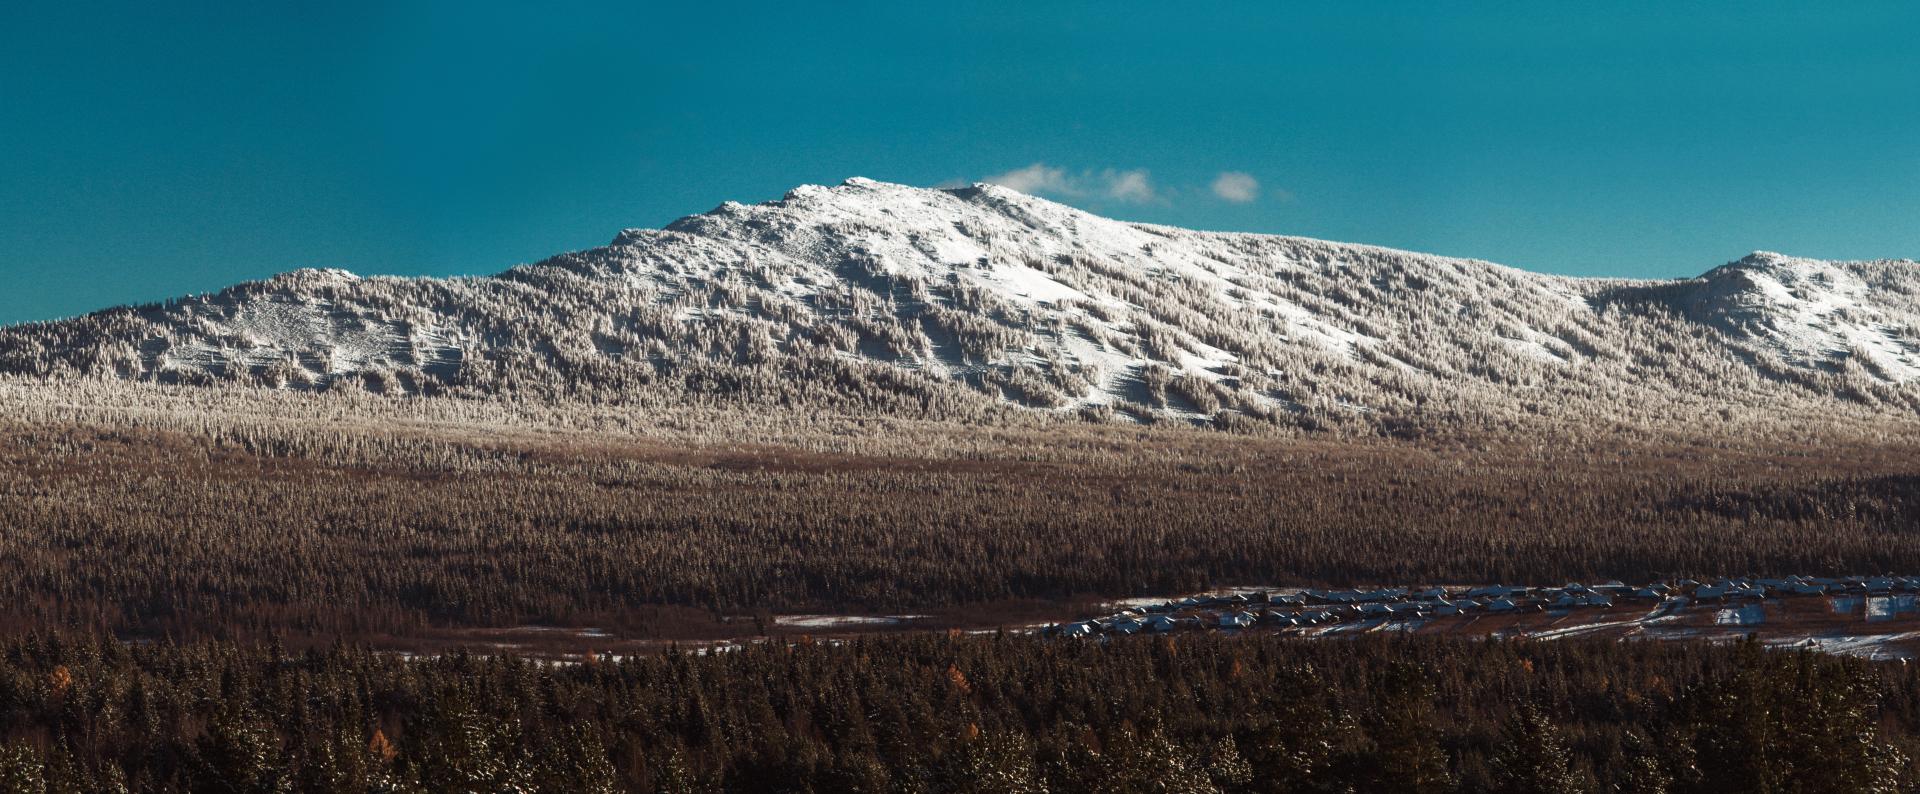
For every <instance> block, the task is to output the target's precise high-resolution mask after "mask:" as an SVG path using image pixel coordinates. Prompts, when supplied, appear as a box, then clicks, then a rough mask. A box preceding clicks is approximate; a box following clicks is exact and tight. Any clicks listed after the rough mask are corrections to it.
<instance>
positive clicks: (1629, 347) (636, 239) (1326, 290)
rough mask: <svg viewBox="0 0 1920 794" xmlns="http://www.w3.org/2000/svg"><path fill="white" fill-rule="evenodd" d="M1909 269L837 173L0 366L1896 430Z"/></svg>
mask: <svg viewBox="0 0 1920 794" xmlns="http://www.w3.org/2000/svg"><path fill="white" fill-rule="evenodd" d="M1916 268H1917V266H1916V265H1915V264H1914V263H1911V262H1876V263H1830V262H1817V261H1812V260H1801V259H1790V258H1787V257H1781V256H1778V255H1771V254H1755V255H1753V256H1750V257H1747V258H1745V259H1742V260H1740V261H1738V262H1734V263H1732V264H1729V265H1727V266H1724V267H1721V268H1717V269H1715V270H1712V271H1710V272H1708V273H1707V274H1705V275H1704V276H1702V277H1700V278H1698V279H1689V280H1683V281H1674V282H1620V281H1596V280H1581V279H1572V278H1563V277H1555V276H1546V275H1541V274H1535V273H1529V272H1525V271H1520V270H1515V269H1512V268H1507V267H1502V266H1499V265H1494V264H1490V263H1485V262H1478V261H1470V260H1460V259H1450V258H1445V257H1436V256H1428V255H1423V254H1415V253H1408V252H1403V251H1394V250H1389V249H1383V248H1375V247H1370V246H1360V245H1347V244H1340V243H1329V242H1323V241H1317V240H1308V239H1301V238H1291V237H1277V236H1268V235H1250V234H1225V233H1211V232H1195V231H1188V230H1183V229H1175V228H1169V227H1160V226H1151V225H1145V224H1136V223H1124V222H1120V221H1114V220H1109V219H1106V218H1101V217H1098V216H1094V215H1091V214H1088V213H1085V212H1082V211H1079V210H1075V209H1072V208H1070V207H1066V206H1063V205H1060V204H1056V203H1052V202H1049V201H1045V200H1041V199H1038V198H1034V197H1032V196H1027V195H1023V194H1020V193H1017V192H1014V191H1011V190H1008V189H1006V188H1001V187H995V186H990V185H975V186H973V187H968V188H960V189H955V190H929V189H920V188H913V187H907V186H902V185H892V184H885V183H880V182H874V181H870V180H865V179H852V180H848V181H847V182H846V183H844V184H842V185H839V186H834V187H821V186H803V187H800V188H796V189H795V190H793V191H791V192H789V193H788V194H787V195H786V196H785V197H784V198H782V199H781V200H778V201H773V202H768V203H764V204H753V205H747V204H738V203H732V202H729V203H727V204H724V205H722V206H720V207H718V208H716V209H714V210H713V211H711V212H707V213H704V214H700V215H694V216H690V217H687V218H683V219H681V220H679V221H676V222H674V223H672V224H670V225H668V226H667V228H665V229H659V230H649V229H629V230H626V231H623V232H621V233H620V234H619V235H618V236H617V237H616V238H615V239H614V240H613V242H612V243H611V244H609V245H608V246H605V247H602V248H595V249H591V250H587V251H579V252H574V253H569V254H563V255H560V256H557V257H554V258H552V259H549V260H547V261H544V262H541V263H538V264H535V265H529V266H523V267H518V268H514V269H512V270H510V271H507V272H506V273H502V274H500V275H498V276H493V277H485V278H468V279H449V280H439V279H400V278H366V279H361V278H357V277H355V276H353V275H351V274H348V273H344V272H340V271H298V272H295V273H290V274H286V275H283V276H279V277H276V278H274V279H270V280H267V281H263V282H255V283H249V284H243V285H239V286H236V287H234V288H231V289H228V290H226V291H223V292H220V293H217V294H213V295H205V296H196V297H192V298H186V299H181V300H177V301H171V302H168V303H165V304H159V305H153V306H145V307H136V308H123V309H113V310H108V311H105V312H100V313H97V314H94V315H89V316H87V317H83V318H77V319H74V320H68V321H62V322H56V323H42V324H35V325H26V326H17V327H14V328H10V329H4V330H0V369H6V370H12V371H19V372H28V373H34V374H39V375H92V376H100V377H119V378H128V379H142V380H147V379H151V380H161V381H181V382H217V381H224V380H238V381H246V382H254V383H264V384H266V385H269V386H274V387H283V388H297V389H326V388H342V387H348V388H368V389H373V390H377V391H390V392H408V393H413V392H422V393H466V394H487V395H502V394H506V395H528V396H552V395H570V396H576V397H589V398H593V399H612V400H627V401H636V402H648V401H671V400H674V399H680V397H676V395H681V396H685V395H699V396H700V397H702V398H703V399H705V398H712V399H739V400H746V401H750V402H751V401H769V402H779V403H787V404H815V405H821V406H827V407H865V408H874V409H880V410H897V411H906V412H911V413H918V414H934V415H943V416H955V415H958V416H965V415H979V414H981V412H990V411H997V410H1004V409H1006V408H1008V407H1013V408H1019V409H1039V410H1080V411H1082V412H1085V413H1086V414H1087V415H1088V416H1089V417H1092V418H1107V419H1114V420H1122V421H1124V420H1129V419H1148V418H1167V417H1175V418H1184V419H1194V420H1198V419H1209V418H1210V419H1214V420H1216V421H1219V422H1223V423H1232V422H1240V421H1254V422H1267V421H1271V422H1279V423H1287V424H1304V425H1308V426H1314V425H1326V424H1343V423H1359V424H1374V425H1385V426H1393V427H1397V428H1405V427H1408V426H1417V425H1421V424H1431V423H1439V422H1447V421H1458V420H1462V419H1473V420H1474V421H1481V422H1485V421H1489V419H1488V418H1489V417H1494V418H1495V419H1494V421H1497V417H1501V416H1517V415H1536V416H1540V415H1546V416H1551V415H1579V416H1591V415H1595V414H1596V413H1599V414H1603V415H1607V416H1611V417H1614V418H1617V419H1619V420H1621V421H1632V420H1634V418H1635V417H1643V418H1644V416H1651V415H1653V414H1661V415H1664V416H1666V417H1667V418H1676V417H1680V416H1682V415H1684V414H1687V413H1689V412H1691V413H1705V412H1713V411H1725V410H1729V409H1742V410H1782V409H1783V406H1796V407H1804V406H1807V405H1816V404H1821V403H1823V402H1844V403H1847V404H1849V405H1852V406H1856V407H1860V406H1864V410H1875V411H1890V412H1895V413H1901V412H1906V413H1911V412H1912V411H1913V410H1914V408H1915V407H1916V406H1917V405H1920V400H1916V386H1915V383H1916V375H1920V356H1917V354H1916V350H1917V348H1916V345H1917V344H1920V330H1916V329H1920V311H1917V310H1916V305H1917V304H1916V299H1915V295H1916V287H1917V286H1920V274H1917V273H1916Z"/></svg>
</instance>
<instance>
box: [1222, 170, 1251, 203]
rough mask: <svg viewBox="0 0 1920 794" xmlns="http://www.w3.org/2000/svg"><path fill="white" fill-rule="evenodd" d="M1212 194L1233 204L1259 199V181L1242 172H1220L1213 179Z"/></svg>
mask: <svg viewBox="0 0 1920 794" xmlns="http://www.w3.org/2000/svg"><path fill="white" fill-rule="evenodd" d="M1213 194H1214V195H1216V196H1219V197H1221V198H1223V199H1226V200H1228V201H1231V202H1233V203H1235V204H1245V203H1247V202H1249V201H1252V200H1254V199H1256V198H1259V197H1260V180H1258V179H1254V178H1253V175H1252V174H1249V173H1246V172H1243V171H1222V172H1220V175H1219V176H1217V177H1214V178H1213Z"/></svg>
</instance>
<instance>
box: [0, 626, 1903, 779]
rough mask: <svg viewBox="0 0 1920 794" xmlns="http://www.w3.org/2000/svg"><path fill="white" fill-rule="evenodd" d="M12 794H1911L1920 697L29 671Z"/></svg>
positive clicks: (802, 653) (1209, 659) (1003, 678)
mask: <svg viewBox="0 0 1920 794" xmlns="http://www.w3.org/2000/svg"><path fill="white" fill-rule="evenodd" d="M0 720H4V721H3V722H0V737H3V738H0V788H4V790H6V791H58V792H68V791H73V792H96V791H120V790H135V791H142V790H195V791H328V792H332V791H341V792H352V791H446V792H467V791H552V792H594V791H644V792H698V791H721V790H729V791H733V790H738V791H795V792H798V791H819V792H864V791H875V792H880V791H924V792H946V791H955V792H958V791H966V792H1040V791H1058V792H1307V791H1316V792H1317V791H1416V792H1445V791H1467V792H1482V791H1492V792H1603V791H1606V792H1724V791H1833V792H1843V791H1844V792H1876V791H1900V790H1908V789H1910V787H1911V786H1912V785H1913V783H1914V782H1915V777H1914V774H1915V771H1916V770H1915V765H1914V763H1913V760H1914V759H1915V758H1916V757H1917V756H1916V755H1915V753H1916V751H1920V673H1916V672H1915V670H1914V668H1912V667H1911V666H1908V665H1887V664H1870V663H1866V662H1862V661H1858V660H1852V659H1846V658H1839V657H1833V656H1826V655H1818V654H1810V653H1796V652H1776V651H1769V650H1766V649H1764V648H1762V647H1761V646H1760V645H1759V644H1758V643H1754V642H1742V643H1736V644H1731V645H1707V644H1690V643H1647V642H1641V643H1611V642H1610V643H1590V642H1584V641H1567V642H1555V643H1524V642H1500V641H1477V642H1460V641H1445V640H1433V639H1424V638H1398V639H1388V638H1362V639H1354V640H1349V641H1334V642H1302V641H1297V640H1285V639H1277V638H1272V637H1266V638H1257V637H1241V638H1218V637H1210V636H1207V635H1194V636H1183V637H1180V638H1177V639H1173V638H1136V639H1129V640H1122V641H1116V642H1113V643H1110V644H1086V643H1055V642H1045V641H1040V640H1037V639H1035V638H1032V637H1026V636H1006V635H1002V636H991V635H982V636H941V635H919V636H908V637H892V638H864V639H856V640H852V641H848V642H845V643H826V642H818V643H813V642H802V643H795V644H762V645H752V646H747V647H742V648H739V649H736V650H732V651H726V652H719V653H708V654H692V653H682V652H679V651H674V650H669V651H667V652H664V653H660V654H656V655H648V656H644V657H638V658H626V659H611V658H599V657H588V658H582V659H580V660H577V661H576V663H571V664H542V663H538V662H532V661H528V660H525V659H518V658H514V657H511V656H472V655H466V654H451V655H445V656H438V657H433V658H420V659H407V658H402V657H399V656H395V655H392V654H381V653H372V652H369V651H367V650H365V649H361V648H356V647H353V646H347V645H338V644H336V645H331V646H321V647H314V648H310V649H307V650H300V651H293V650H289V649H288V648H286V647H283V646H281V645H279V644H276V643H264V644H231V643H223V642H205V643H196V644H191V645H175V644H171V643H160V644H151V645H132V644H127V643H121V642H114V641H101V640H96V639H87V638H76V637H71V636H64V635H59V634H53V635H42V634H29V635H25V636H21V637H15V638H12V639H10V640H7V641H5V643H4V644H0Z"/></svg>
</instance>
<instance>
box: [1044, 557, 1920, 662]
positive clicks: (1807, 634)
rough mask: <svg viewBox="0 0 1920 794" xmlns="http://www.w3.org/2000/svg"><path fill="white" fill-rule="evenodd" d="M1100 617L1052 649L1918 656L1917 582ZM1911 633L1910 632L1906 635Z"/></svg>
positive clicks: (1377, 601) (1440, 590) (1606, 591)
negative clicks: (1246, 643)
mask: <svg viewBox="0 0 1920 794" xmlns="http://www.w3.org/2000/svg"><path fill="white" fill-rule="evenodd" d="M1113 606H1116V607H1120V608H1119V609H1117V610H1115V611H1114V612H1112V613H1111V614H1107V615H1104V616H1102V617H1097V618H1091V619H1086V620H1079V621H1074V622H1069V623H1059V624H1052V625H1049V626H1047V627H1045V628H1044V629H1043V630H1042V633H1043V634H1045V635H1047V636H1050V637H1059V638H1109V637H1122V636H1128V635H1134V634H1163V633H1170V632H1177V631H1223V632H1258V631H1267V632H1275V633H1281V634H1289V635H1297V636H1307V637H1314V636H1338V635H1342V634H1352V633H1361V632H1372V631H1402V632H1417V633H1446V634H1465V635H1479V636H1487V637H1510V638H1536V639H1556V638H1562V637H1574V636H1596V637H1606V636H1617V637H1621V638H1627V637H1644V638H1649V639H1681V638H1694V639H1700V638H1705V639H1714V638H1729V639H1730V638H1735V637H1743V636H1747V635H1750V634H1751V635H1757V636H1760V637H1761V638H1762V639H1763V640H1765V641H1767V642H1768V643H1769V644H1771V645H1777V646H1793V647H1806V648H1811V649H1817V650H1827V651H1832V652H1838V653H1850V654H1854V655H1861V656H1869V657H1874V658H1910V657H1912V656H1913V655H1914V654H1915V652H1916V651H1920V620H1912V621H1908V620H1907V619H1908V618H1920V576H1849V577H1817V576H1789V577H1786V578H1778V579H1775V578H1740V579H1719V580H1712V581H1698V580H1694V579H1677V580H1671V581H1663V582H1653V583H1649V584H1643V585H1631V584H1626V583H1623V582H1619V581H1608V582H1604V583H1601V584H1595V585H1585V584H1579V583H1569V584H1565V585H1559V586H1547V587H1539V586H1512V585H1485V586H1473V587H1441V586H1432V587H1424V588H1407V587H1396V588H1383V589H1348V590H1319V589H1272V588H1270V589H1257V590H1245V591H1234V590H1227V591H1220V592H1214V593H1204V594H1196V595H1191V596H1186V597H1183V598H1179V599H1173V600H1164V601H1161V600H1150V601H1131V602H1121V603H1117V604H1114V605H1113ZM1909 624H1910V625H1909Z"/></svg>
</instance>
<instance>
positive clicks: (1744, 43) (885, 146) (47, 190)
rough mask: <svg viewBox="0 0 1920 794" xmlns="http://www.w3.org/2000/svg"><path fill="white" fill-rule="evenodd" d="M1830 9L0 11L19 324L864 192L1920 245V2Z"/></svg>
mask: <svg viewBox="0 0 1920 794" xmlns="http://www.w3.org/2000/svg"><path fill="white" fill-rule="evenodd" d="M1817 5H1818V4H1801V3H1772V2H1747V3H1739V4H1731V3H1730V4H1710V3H1671V2H1658V3H1635V2H1622V3H1589V4H1579V6H1578V7H1573V4H1558V3H1499V4H1494V3H1487V4H1471V3H1445V4H1440V3H1419V4H1415V3H1405V4H1398V3H1365V4H1361V3H1299V4H1282V3H1272V2H1260V3H1245V4H1235V3H1205V4H1196V3H1164V4H1162V3H1155V4H1147V3H1128V2H1102V3H1071V2H1058V3H898V2H893V3H872V4H863V3H851V2H850V3H833V4H810V3H768V4H764V5H763V4H758V3H751V2H735V3H725V4H686V3H676V4H653V3H644V2H641V3H636V2H619V3H601V4H596V3H584V2H580V3H575V2H554V3H543V4H529V3H498V4H495V3H489V2H484V0H478V1H475V2H463V3H412V2H403V1H402V0H390V1H389V2H377V3H358V2H354V1H353V0H337V1H336V2H329V3H277V2H258V0H253V1H252V2H247V3H225V2H218V1H217V0H206V1H204V2H195V3H151V2H139V3H132V2H129V3H123V4H99V3H89V2H85V1H84V0H79V1H76V2H58V3H53V2H13V3H4V4H0V323H12V322H21V321H28V320H36V319H47V318H54V317H61V316H69V315H73V314H77V313H82V312H85V311H90V310H94V309H98V308H103V307H106V306H111V305H115V304H121V303H129V302H145V301H153V300H159V299H163V298H167V297H171V296H176V295H181V294H187V293H193V292H201V291H208V290H213V289H217V288H219V287H222V286H225V285H228V284H231V283H233V282H236V281H241V280H246V279H251V278H263V277H266V276H269V275H271V274H273V273H277V272H281V271H285V270H291V269H294V268H299V267H342V268H346V269H349V270H352V271H355V272H358V273H363V274H375V273H385V274H404V275H458V274H473V275H478V274H488V273H494V272H498V271H500V270H503V269H506V268H507V267H511V266H513V265H515V264H519V263H523V262H531V261H537V260H539V259H542V258H544V257H546V256H549V255H551V254H555V253H559V252H561V251H566V250H574V249H580V248H587V247H592V246H596V245H602V244H605V243H606V242H607V241H609V240H611V239H612V238H613V236H614V234H615V233H616V232H618V231H619V230H620V229H622V228H626V227H635V226H639V227H657V226H661V225H664V224H666V223H668V222H670V221H672V220H673V219H675V218H678V217H681V216H684V215H688V214H693V213H697V212H702V211H705V210H708V209H711V208H712V207H714V206H716V205H718V204H719V203H721V202H722V201H726V200H738V201H747V202H754V201H766V200H771V199H775V198H778V197H779V196H780V195H781V194H782V193H784V192H786V191H787V190H789V189H791V188H792V187H794V186H796V185H800V184H808V183H825V184H833V183H838V182H840V181H842V180H844V179H846V178H848V177H851V176H866V177H870V178H874V179H880V180H884V181H891V182H902V183H907V184H913V185H925V186H934V185H951V184H965V183H969V182H974V181H998V182H1000V183H1003V184H1007V185H1009V186H1012V187H1016V188H1020V189H1023V190H1028V191H1029V192H1036V193H1039V194H1041V195H1046V196H1048V197H1049V198H1053V199H1056V200H1059V201H1063V202H1066V203H1069V204H1073V205H1075V206H1079V207H1082V208H1085V209H1087V210H1090V211H1093V212H1097V213H1100V214H1103V215H1108V216H1111V217H1117V218H1122V219H1127V220H1139V221H1150V222H1155V223H1167V224H1175V225H1180V226H1188V227H1193V228H1202V229H1219V230H1231V231H1250V232H1270V233H1278V234H1295V235H1304V236H1310V237H1319V238H1326V239H1334V240H1344V241H1353V242H1364V243H1373V244H1379V245H1387V246H1393V247H1398V248H1407V249H1413V250H1419V251H1428V252H1434V253H1441V254H1449V255H1457V256H1470V257H1477V258H1482V259H1489V260H1493V261H1496V262H1501V263H1505V264H1510V265H1514V266H1517V267H1523V268H1527V269H1530V270H1538V271H1544V272H1553V273H1565V274H1573V275H1589V276H1619V277H1635V278H1642V277H1645V278H1652V277H1661V278H1665V277H1679V276H1691V275H1695V274H1698V273H1700V272H1702V271H1705V270H1707V269H1709V268H1711V267H1713V266H1715V265H1718V264H1721V263H1724V262H1727V261H1729V260H1732V259H1736V258H1738V257H1740V256H1742V255H1744V254H1745V253H1747V252H1749V251H1752V250H1757V249H1764V250H1774V251H1782V252H1786V253H1791V254H1797V255H1803V256H1814V257H1821V258H1844V259H1864V258H1889V257H1892V258H1920V47H1915V46H1913V44H1912V36H1913V35H1914V33H1915V32H1916V31H1920V4H1914V3H1910V2H1899V3H1873V2H1862V3H1848V4H1844V5H1835V6H1833V7H1834V8H1844V9H1845V11H1844V13H1841V12H1831V13H1823V12H1822V10H1821V9H1819V8H1817V7H1816V6H1817ZM536 6H538V7H537V8H536Z"/></svg>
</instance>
